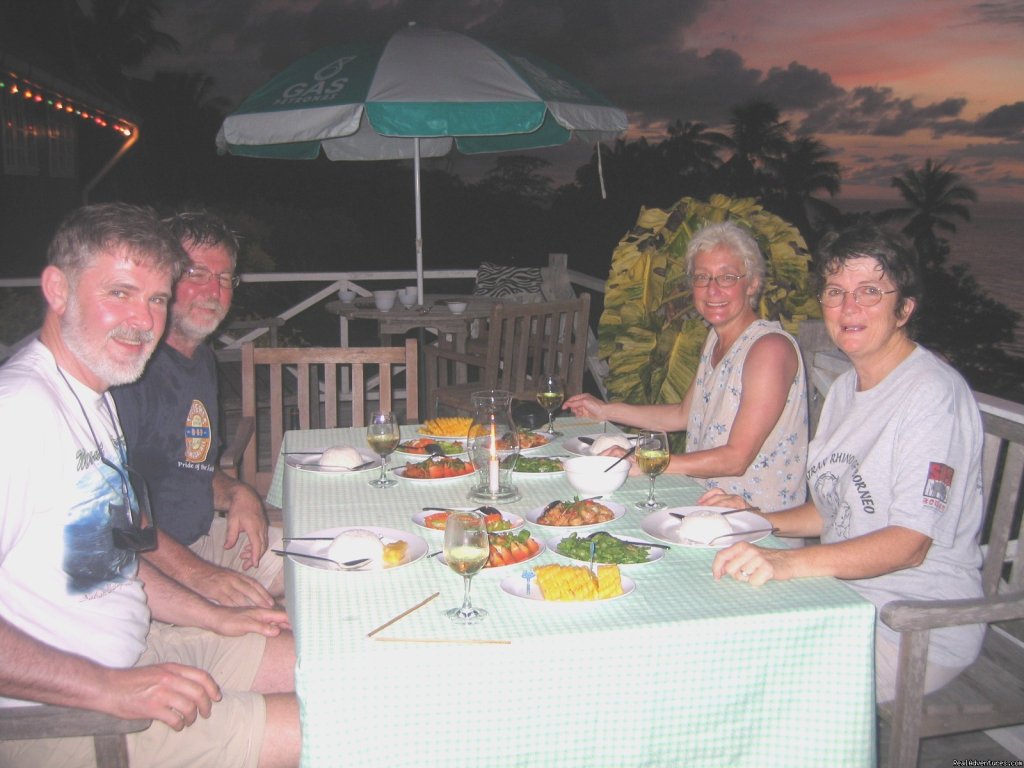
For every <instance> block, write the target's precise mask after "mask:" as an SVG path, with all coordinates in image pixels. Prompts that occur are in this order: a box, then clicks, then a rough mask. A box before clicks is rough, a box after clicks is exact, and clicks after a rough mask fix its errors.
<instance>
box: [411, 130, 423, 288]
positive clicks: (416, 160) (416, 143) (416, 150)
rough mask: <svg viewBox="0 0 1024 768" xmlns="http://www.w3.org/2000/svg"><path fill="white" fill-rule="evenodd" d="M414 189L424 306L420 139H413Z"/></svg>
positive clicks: (419, 280) (418, 277) (418, 284)
mask: <svg viewBox="0 0 1024 768" xmlns="http://www.w3.org/2000/svg"><path fill="white" fill-rule="evenodd" d="M412 164H413V175H414V177H415V178H414V180H413V187H414V188H415V190H416V298H417V299H418V301H419V304H420V306H423V214H422V211H421V209H420V139H419V137H418V136H417V137H416V138H414V139H413V161H412Z"/></svg>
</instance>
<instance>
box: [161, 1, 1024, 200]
mask: <svg viewBox="0 0 1024 768" xmlns="http://www.w3.org/2000/svg"><path fill="white" fill-rule="evenodd" d="M413 20H414V21H417V22H418V23H420V24H422V25H432V26H438V27H442V28H445V29H451V30H458V31H464V32H467V33H468V34H471V35H473V36H475V37H478V38H480V39H482V40H488V41H493V42H495V43H499V44H502V45H507V46H510V47H518V48H523V49H526V50H529V51H531V52H533V53H536V54H538V55H540V56H543V57H545V58H548V59H550V60H552V61H555V62H556V63H558V64H560V65H562V66H563V67H565V68H566V69H567V70H568V71H569V72H571V73H573V74H574V75H576V76H577V77H579V78H580V79H583V80H585V81H586V82H588V83H590V84H591V85H593V86H594V87H596V88H597V89H598V90H600V91H601V92H602V93H604V95H605V96H607V97H608V98H609V99H610V100H611V101H612V102H613V103H615V104H616V105H617V106H619V107H621V108H622V109H624V110H626V111H627V113H628V114H629V118H630V135H631V136H632V137H638V136H641V135H644V136H647V137H648V138H649V140H652V141H657V140H660V139H661V138H662V137H664V136H665V126H666V125H668V124H669V123H671V122H674V121H675V120H682V121H684V122H685V121H688V120H693V121H700V122H703V123H706V124H707V125H709V126H711V127H722V128H724V127H726V124H727V121H728V116H729V110H730V108H731V107H733V106H735V105H737V104H740V103H742V102H744V101H747V100H750V99H754V98H758V99H765V100H769V101H772V102H774V103H775V104H776V105H777V106H779V107H780V109H782V110H783V115H784V117H785V118H786V119H787V120H789V122H790V125H791V127H792V128H793V129H794V131H795V132H796V133H797V134H798V135H799V134H802V133H811V134H813V135H814V136H816V137H817V138H818V139H820V140H821V141H823V142H825V144H826V145H828V146H829V147H830V148H831V149H832V150H834V152H835V159H836V160H838V161H839V162H840V163H841V165H842V168H843V189H842V193H841V196H842V197H845V198H865V197H885V198H893V197H895V191H894V190H892V189H891V187H890V185H889V179H890V178H891V177H892V176H894V175H896V174H898V173H899V172H901V171H902V170H903V168H904V167H906V166H907V165H908V164H910V165H915V166H916V165H920V164H921V163H922V162H923V161H924V159H925V158H926V157H932V158H934V159H937V160H938V159H942V160H945V161H947V162H949V163H952V164H953V165H954V166H955V167H956V169H957V170H958V171H959V172H960V173H961V174H963V176H964V177H965V178H966V180H967V181H968V182H969V183H970V184H972V185H973V186H974V187H975V188H976V189H977V191H978V193H979V196H980V198H981V199H982V200H983V201H986V200H1016V201H1021V202H1024V0H990V1H989V2H970V1H969V0H916V1H912V0H858V2H849V1H848V0H475V1H473V2H470V1H469V0H458V1H456V0H431V2H429V3H427V2H423V1H422V0H362V1H358V0H320V1H317V0H254V1H252V2H250V1H249V0H184V1H181V2H166V3H164V13H163V16H162V17H160V19H158V21H157V26H158V28H160V29H161V30H163V31H165V32H167V33H169V34H171V35H172V36H174V37H175V38H176V39H177V40H178V41H179V42H180V43H181V51H180V52H178V53H161V54H159V55H158V56H157V57H156V58H155V59H154V60H153V61H152V62H151V63H152V65H153V66H154V67H156V68H161V69H173V70H182V71H190V72H195V71H200V72H204V73H206V74H208V75H210V76H211V77H212V78H213V79H214V91H215V92H216V93H217V94H218V95H221V96H223V97H224V98H225V99H226V100H227V101H228V103H229V104H230V105H231V106H235V105H237V104H238V103H239V102H240V101H241V100H242V99H243V98H245V96H246V95H248V93H249V92H251V91H252V90H254V89H255V88H256V87H258V86H259V85H260V84H261V83H263V82H264V81H265V80H267V79H269V78H270V77H271V76H272V75H273V74H274V73H276V72H277V71H278V70H280V69H281V68H283V67H284V66H285V65H287V64H289V63H290V62H292V61H294V60H296V59H298V58H300V57H302V56H303V55H305V54H306V53H309V52H312V51H314V50H316V49H317V48H319V47H321V46H323V45H327V44H329V43H332V42H341V41H347V40H352V39H360V38H364V37H365V38H373V37H378V36H381V35H385V34H388V33H390V32H392V31H394V30H396V29H398V28H399V27H401V26H402V25H404V24H405V23H406V22H408V21H413ZM586 155H587V152H586V151H585V150H583V149H582V148H579V147H577V148H570V149H565V150H552V151H551V152H550V153H549V154H546V155H544V157H545V159H547V160H549V161H550V162H552V163H553V165H554V166H556V167H557V166H558V165H559V164H561V165H562V166H564V167H568V168H569V172H570V173H571V169H572V168H574V167H575V165H578V164H580V163H581V162H583V159H585V157H586ZM581 158H582V159H581ZM456 169H458V166H456ZM553 175H554V174H553Z"/></svg>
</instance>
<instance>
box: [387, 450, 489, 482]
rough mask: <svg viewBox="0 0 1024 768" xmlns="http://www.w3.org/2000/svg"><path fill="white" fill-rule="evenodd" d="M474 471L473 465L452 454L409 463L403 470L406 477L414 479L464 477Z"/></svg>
mask: <svg viewBox="0 0 1024 768" xmlns="http://www.w3.org/2000/svg"><path fill="white" fill-rule="evenodd" d="M472 471H473V465H472V464H470V463H469V462H468V461H463V460H462V459H454V458H451V457H450V456H443V457H441V458H436V457H435V458H430V459H427V460H426V461H420V462H416V463H407V464H406V465H405V468H404V470H403V474H404V476H405V477H409V478H412V479H413V480H440V479H441V478H445V477H462V476H463V475H468V474H470V473H471V472H472Z"/></svg>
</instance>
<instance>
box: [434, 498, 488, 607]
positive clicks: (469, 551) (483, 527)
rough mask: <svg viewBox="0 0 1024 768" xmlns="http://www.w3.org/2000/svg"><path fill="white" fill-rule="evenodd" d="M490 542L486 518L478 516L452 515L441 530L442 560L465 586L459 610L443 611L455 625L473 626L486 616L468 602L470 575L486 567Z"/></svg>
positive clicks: (459, 513)
mask: <svg viewBox="0 0 1024 768" xmlns="http://www.w3.org/2000/svg"><path fill="white" fill-rule="evenodd" d="M489 554H490V542H489V540H488V538H487V518H486V517H484V514H483V513H482V512H453V513H452V514H450V515H449V516H448V520H447V521H446V522H445V526H444V560H445V562H446V563H447V564H448V567H449V568H451V569H452V570H453V571H455V572H456V573H459V574H462V578H463V579H464V583H465V586H466V590H465V593H464V594H463V598H462V606H461V607H459V608H452V609H451V610H449V611H445V615H446V616H447V617H448V618H449V619H451V620H452V621H454V622H455V623H456V624H476V623H477V622H478V621H480V620H481V619H482V618H484V617H485V616H486V615H487V611H485V610H484V609H483V608H474V607H473V603H472V601H471V600H470V599H469V585H470V580H471V579H472V578H473V574H474V573H476V572H477V571H479V570H480V569H481V568H483V567H484V566H485V565H486V564H487V557H488V555H489Z"/></svg>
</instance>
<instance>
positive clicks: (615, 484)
mask: <svg viewBox="0 0 1024 768" xmlns="http://www.w3.org/2000/svg"><path fill="white" fill-rule="evenodd" d="M616 461H618V459H617V457H615V456H573V457H572V458H571V459H568V460H564V461H563V462H562V463H563V464H564V465H565V478H566V480H568V481H569V485H571V486H572V487H573V488H575V489H576V490H577V491H579V492H580V495H581V496H603V495H605V494H608V493H611V492H612V491H617V490H618V489H619V488H621V487H622V484H623V483H624V482H626V477H627V476H628V475H629V467H630V462H629V459H623V460H622V461H620V462H619V463H618V464H615V462H616ZM612 464H615V466H614V467H612V468H611V469H609V470H608V471H607V472H605V470H606V469H608V467H610V466H611V465H612Z"/></svg>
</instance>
